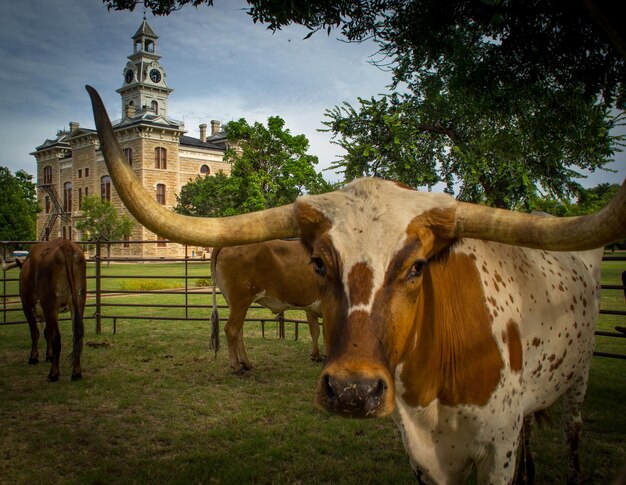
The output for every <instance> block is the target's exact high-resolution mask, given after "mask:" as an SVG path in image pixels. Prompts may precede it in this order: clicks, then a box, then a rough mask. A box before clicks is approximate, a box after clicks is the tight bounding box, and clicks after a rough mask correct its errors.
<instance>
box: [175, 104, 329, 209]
mask: <svg viewBox="0 0 626 485" xmlns="http://www.w3.org/2000/svg"><path fill="white" fill-rule="evenodd" d="M225 131H226V133H227V135H228V140H229V143H230V148H229V149H228V150H227V151H226V153H225V155H224V160H225V161H227V162H231V163H232V172H231V176H230V177H226V176H225V175H223V174H217V175H216V176H215V177H212V176H206V177H204V178H202V177H197V178H196V180H194V181H192V182H189V183H188V184H187V185H185V186H184V187H183V189H182V190H181V193H180V194H179V195H178V196H177V205H176V207H175V209H174V210H176V211H177V212H180V213H182V214H189V215H202V216H223V215H234V214H241V213H245V212H251V211H255V210H260V209H266V208H268V207H277V206H280V205H284V204H289V203H291V202H293V201H294V200H295V199H296V198H297V197H298V196H300V195H303V194H304V193H320V192H325V191H328V190H331V188H332V187H331V185H330V184H329V183H328V182H326V181H325V180H324V178H323V177H322V176H321V174H319V173H317V172H316V171H315V168H314V165H315V164H317V157H315V156H313V155H309V154H307V153H306V152H307V150H308V149H309V142H308V140H307V138H306V136H304V135H292V134H291V133H290V132H289V130H288V129H285V121H284V120H283V119H282V118H280V117H278V116H273V117H270V118H268V120H267V126H265V125H264V124H262V123H258V122H257V123H254V124H252V125H250V124H249V123H248V122H247V121H246V120H245V119H243V118H242V119H240V120H238V121H231V122H230V123H228V124H227V125H226V127H225Z"/></svg>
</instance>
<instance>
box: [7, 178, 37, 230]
mask: <svg viewBox="0 0 626 485" xmlns="http://www.w3.org/2000/svg"><path fill="white" fill-rule="evenodd" d="M0 187H2V190H0V239H2V240H3V241H32V240H35V239H36V238H37V213H38V212H39V211H40V210H41V209H40V208H39V205H38V204H37V186H36V184H35V183H34V182H33V176H32V175H30V174H28V173H26V172H25V171H24V170H18V171H17V172H15V176H13V175H11V171H10V170H9V169H8V168H6V167H0Z"/></svg>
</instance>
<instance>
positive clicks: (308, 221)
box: [295, 201, 332, 252]
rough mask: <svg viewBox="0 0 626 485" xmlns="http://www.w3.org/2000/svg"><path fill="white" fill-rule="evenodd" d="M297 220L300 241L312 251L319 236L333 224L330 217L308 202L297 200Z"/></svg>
mask: <svg viewBox="0 0 626 485" xmlns="http://www.w3.org/2000/svg"><path fill="white" fill-rule="evenodd" d="M295 213H296V220H297V222H298V226H299V227H300V241H302V244H304V246H305V247H306V249H307V250H308V251H309V252H311V251H313V245H314V243H315V241H316V240H317V239H319V237H320V236H321V235H322V234H324V233H325V232H326V231H328V230H329V229H330V227H331V226H332V224H331V222H330V221H329V220H328V218H327V217H326V216H325V215H324V214H322V213H321V212H320V211H319V210H317V209H315V208H313V207H312V206H310V205H309V204H307V203H306V202H302V201H296V210H295Z"/></svg>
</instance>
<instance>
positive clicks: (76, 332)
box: [63, 244, 85, 366]
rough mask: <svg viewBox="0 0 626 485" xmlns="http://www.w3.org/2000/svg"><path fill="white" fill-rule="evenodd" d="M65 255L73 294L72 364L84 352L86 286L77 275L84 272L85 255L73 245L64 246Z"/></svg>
mask: <svg viewBox="0 0 626 485" xmlns="http://www.w3.org/2000/svg"><path fill="white" fill-rule="evenodd" d="M63 253H64V256H65V271H66V273H67V281H68V283H69V285H70V294H71V295H72V335H73V339H72V352H71V353H70V360H71V362H72V365H73V366H74V365H76V364H77V363H79V362H80V356H81V354H82V352H83V338H84V335H85V325H84V323H83V309H84V306H83V305H81V298H83V297H84V292H85V288H84V287H82V285H80V283H81V282H80V281H76V276H77V275H80V274H82V271H83V269H82V267H83V265H82V264H81V263H82V261H81V259H82V258H83V257H84V256H82V255H81V254H79V253H77V252H75V251H74V249H73V248H72V246H71V245H69V244H68V245H66V246H65V247H64V248H63Z"/></svg>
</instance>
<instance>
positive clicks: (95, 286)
mask: <svg viewBox="0 0 626 485" xmlns="http://www.w3.org/2000/svg"><path fill="white" fill-rule="evenodd" d="M37 242H39V241H0V255H2V257H3V258H4V259H5V260H6V259H7V257H8V255H9V253H10V252H11V251H10V250H9V248H11V247H15V246H20V247H24V246H30V245H32V244H35V243H37ZM75 242H76V243H77V244H79V245H81V246H83V248H84V247H90V248H91V247H93V250H91V251H89V253H90V254H91V253H93V254H92V255H90V256H88V257H87V258H86V259H87V303H86V304H85V316H84V319H85V320H94V324H95V332H96V333H97V334H100V333H101V332H102V322H103V320H105V319H108V320H111V321H112V324H113V333H116V332H117V322H118V320H156V321H200V322H207V323H208V322H210V312H211V310H212V309H213V305H212V304H208V303H207V304H199V303H191V302H190V296H191V295H194V296H195V297H200V298H201V297H202V296H205V297H206V298H207V301H211V298H212V291H211V289H210V288H209V289H207V290H203V289H198V288H195V287H190V284H189V283H190V281H192V280H199V279H204V280H208V279H209V278H210V277H211V275H210V263H211V260H210V259H205V258H199V257H189V253H188V247H187V246H184V251H185V255H184V257H128V256H123V257H120V256H111V257H107V256H103V247H104V246H106V245H125V246H126V245H132V244H142V245H156V244H164V243H166V244H167V243H169V242H170V241H164V240H159V241H141V240H134V241H126V240H125V241H87V242H85V241H75ZM110 263H131V264H132V263H177V264H179V263H182V264H181V266H182V268H181V271H182V274H176V275H173V274H163V273H159V274H131V275H124V274H106V273H105V272H104V271H103V268H108V266H109V264H110ZM194 265H202V266H203V268H206V272H204V273H200V274H197V272H196V274H193V275H191V274H190V272H189V269H190V267H191V266H194ZM11 275H13V276H11ZM0 276H1V278H2V280H1V281H2V289H3V291H2V295H0V299H1V300H2V320H1V321H0V326H2V325H13V324H24V323H28V322H27V321H26V319H25V318H24V316H23V313H22V306H21V302H20V298H19V293H18V289H17V288H18V283H19V271H17V270H16V271H15V272H12V271H11V270H9V271H6V272H5V271H2V274H1V275H0ZM141 279H146V280H155V279H158V280H181V281H183V283H182V286H181V287H180V288H172V289H154V290H150V289H138V290H135V289H124V288H116V289H104V288H103V282H104V281H107V280H118V281H123V280H141ZM11 282H13V283H14V285H13V286H14V288H15V290H14V292H13V293H10V292H9V291H8V286H9V285H10V284H11ZM216 294H218V295H220V294H221V291H220V290H219V288H216ZM133 295H140V296H149V295H178V296H180V297H181V298H182V299H183V303H163V302H160V303H138V302H134V303H123V302H118V301H116V298H114V297H123V296H133ZM217 307H218V308H219V309H226V310H228V305H224V304H218V305H217ZM124 308H128V309H130V308H150V309H152V310H158V309H166V310H180V312H179V313H172V314H167V315H164V316H163V315H156V314H150V315H133V314H131V313H130V312H126V313H124V312H123V310H122V309H124ZM250 308H251V309H261V310H264V311H263V312H262V313H264V314H266V316H265V315H263V316H257V317H247V318H246V319H245V321H246V322H259V323H261V329H262V334H263V337H264V338H265V334H266V332H265V325H266V324H267V323H268V322H276V323H277V328H276V333H277V335H278V337H279V338H280V339H284V338H285V335H286V332H285V324H293V325H294V339H296V340H297V339H298V335H299V328H298V327H299V325H300V324H308V322H307V320H304V319H296V318H285V317H284V315H282V314H279V315H274V314H272V313H271V312H270V311H269V310H267V309H266V308H264V307H262V306H260V305H251V306H250ZM193 310H207V315H205V316H190V312H191V311H193ZM151 313H155V312H151ZM13 314H17V315H19V317H14V316H12V315H13ZM69 319H70V317H69V316H65V317H63V316H61V317H60V318H59V321H67V320H69ZM222 319H223V317H222Z"/></svg>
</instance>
